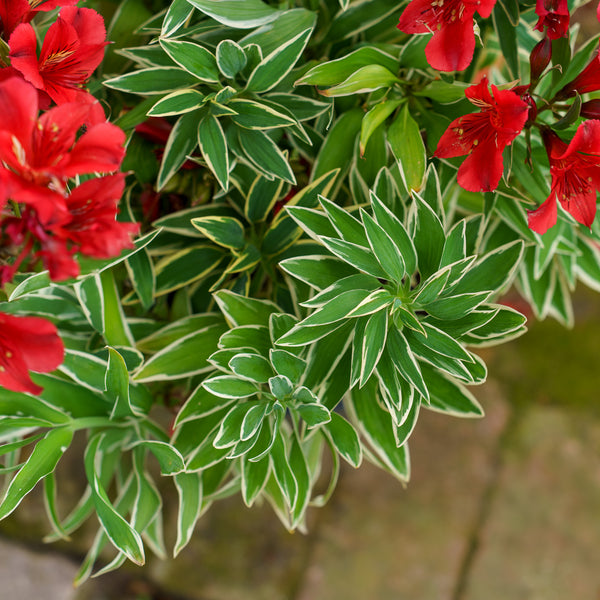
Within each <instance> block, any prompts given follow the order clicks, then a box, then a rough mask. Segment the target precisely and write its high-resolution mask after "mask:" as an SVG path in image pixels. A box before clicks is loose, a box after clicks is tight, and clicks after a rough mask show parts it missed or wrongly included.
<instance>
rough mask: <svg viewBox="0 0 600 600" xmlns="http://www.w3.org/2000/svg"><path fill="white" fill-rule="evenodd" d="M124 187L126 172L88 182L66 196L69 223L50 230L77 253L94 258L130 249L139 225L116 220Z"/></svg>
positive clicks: (105, 256)
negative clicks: (74, 248) (75, 249)
mask: <svg viewBox="0 0 600 600" xmlns="http://www.w3.org/2000/svg"><path fill="white" fill-rule="evenodd" d="M124 187H125V173H117V174H116V175H108V176H106V177H98V178H96V179H89V180H88V181H85V182H84V183H82V184H81V185H79V186H77V187H76V188H75V189H74V190H73V191H72V192H71V193H70V194H69V196H68V197H67V199H66V200H67V208H68V210H69V213H70V220H69V221H68V222H67V223H64V224H61V225H60V226H59V227H56V228H55V229H54V230H53V233H54V234H55V235H56V237H58V238H62V239H64V240H68V241H69V242H70V243H71V244H73V245H74V246H76V248H77V252H81V253H82V254H85V255H87V256H93V257H94V258H111V257H113V256H117V255H118V254H119V253H120V252H121V251H122V250H124V249H125V248H133V243H132V241H131V237H132V235H135V234H136V233H137V232H138V231H139V225H138V223H123V222H121V221H117V218H116V217H117V206H118V203H119V200H120V199H121V196H122V195H123V189H124Z"/></svg>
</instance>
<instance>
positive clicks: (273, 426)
mask: <svg viewBox="0 0 600 600" xmlns="http://www.w3.org/2000/svg"><path fill="white" fill-rule="evenodd" d="M273 415H274V416H273ZM283 415H284V411H283V407H282V406H281V404H280V403H279V402H276V403H275V404H274V407H273V412H272V413H271V415H270V416H269V418H268V419H265V420H264V421H263V426H262V427H261V429H260V434H259V436H258V439H257V441H256V444H255V445H254V447H253V448H252V450H250V451H249V452H248V455H247V456H248V459H249V460H250V461H251V462H258V461H259V460H262V459H263V458H265V457H267V456H268V454H269V452H270V451H271V448H272V447H273V444H274V443H275V438H276V436H277V433H278V432H279V426H280V424H281V420H282V418H283Z"/></svg>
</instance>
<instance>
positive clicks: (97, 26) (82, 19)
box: [60, 6, 106, 46]
mask: <svg viewBox="0 0 600 600" xmlns="http://www.w3.org/2000/svg"><path fill="white" fill-rule="evenodd" d="M60 17H61V18H62V19H64V20H65V21H66V22H67V23H69V24H70V25H72V26H73V27H74V28H75V31H77V35H78V36H79V39H81V41H82V43H84V44H85V45H86V46H94V45H98V44H101V45H104V44H105V43H106V28H105V27H104V19H103V18H102V16H101V15H99V14H98V13H97V12H96V11H95V10H92V9H91V8H77V7H76V6H73V7H68V8H63V9H62V10H61V11H60Z"/></svg>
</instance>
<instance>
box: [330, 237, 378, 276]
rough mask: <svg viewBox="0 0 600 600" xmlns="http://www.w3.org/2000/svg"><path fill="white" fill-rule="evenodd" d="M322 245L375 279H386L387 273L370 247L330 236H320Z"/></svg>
mask: <svg viewBox="0 0 600 600" xmlns="http://www.w3.org/2000/svg"><path fill="white" fill-rule="evenodd" d="M321 242H322V243H323V245H324V246H325V247H326V248H327V249H328V250H330V251H331V252H332V253H333V254H335V255H336V256H337V257H338V258H341V259H342V260H344V261H346V262H347V263H349V264H351V265H352V266H353V267H356V268H357V269H359V270H360V271H363V272H364V273H367V274H368V275H372V276H373V277H376V278H377V279H387V278H388V274H387V273H386V272H385V271H384V270H383V269H382V267H381V265H380V264H379V261H378V260H377V259H376V258H375V257H374V256H373V254H372V252H371V249H370V248H369V249H367V248H364V247H363V246H359V245H357V244H352V243H350V242H346V241H345V240H338V239H335V238H331V237H326V236H325V237H322V238H321Z"/></svg>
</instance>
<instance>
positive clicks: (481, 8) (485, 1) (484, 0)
mask: <svg viewBox="0 0 600 600" xmlns="http://www.w3.org/2000/svg"><path fill="white" fill-rule="evenodd" d="M495 4H496V0H481V2H479V4H478V5H477V12H478V13H479V14H480V15H481V16H482V17H483V18H484V19H487V18H488V17H489V16H490V15H491V14H492V10H493V9H494V5H495Z"/></svg>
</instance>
